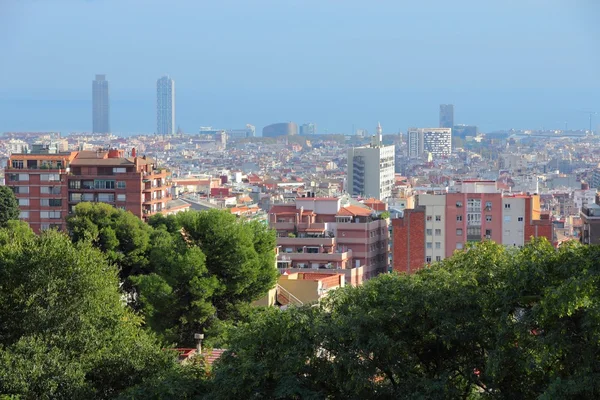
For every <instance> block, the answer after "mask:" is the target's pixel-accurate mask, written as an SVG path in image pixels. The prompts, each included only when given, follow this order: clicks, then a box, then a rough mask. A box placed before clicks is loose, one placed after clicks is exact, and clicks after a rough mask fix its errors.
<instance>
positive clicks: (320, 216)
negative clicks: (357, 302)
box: [269, 197, 389, 285]
mask: <svg viewBox="0 0 600 400" xmlns="http://www.w3.org/2000/svg"><path fill="white" fill-rule="evenodd" d="M269 225H270V226H271V228H273V229H275V230H276V231H277V246H278V248H279V254H278V256H277V266H278V268H279V269H280V271H282V272H284V271H287V272H289V273H291V272H303V271H306V270H312V271H313V272H317V273H331V272H337V273H344V274H345V276H346V278H345V279H346V282H348V283H349V284H352V285H358V284H360V283H362V282H363V281H364V280H366V279H370V278H372V277H374V276H375V275H377V274H380V273H383V272H386V271H387V268H388V235H389V232H388V221H387V220H386V219H380V218H379V217H377V216H376V212H375V211H374V210H372V209H370V208H368V207H366V206H364V205H362V206H361V205H342V200H341V199H340V198H315V197H307V198H297V199H296V200H295V201H294V202H293V203H290V204H287V203H286V204H279V205H274V206H273V207H271V209H270V210H269ZM332 270H334V271H332Z"/></svg>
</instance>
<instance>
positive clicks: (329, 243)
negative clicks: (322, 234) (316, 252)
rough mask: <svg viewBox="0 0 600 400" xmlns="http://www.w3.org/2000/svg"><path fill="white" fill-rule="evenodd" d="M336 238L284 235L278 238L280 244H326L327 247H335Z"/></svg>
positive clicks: (291, 245)
mask: <svg viewBox="0 0 600 400" xmlns="http://www.w3.org/2000/svg"><path fill="white" fill-rule="evenodd" d="M335 244H336V243H335V238H308V237H304V238H290V237H283V238H277V245H278V246H289V247H303V246H308V247H312V246H317V247H318V246H325V247H334V246H335Z"/></svg>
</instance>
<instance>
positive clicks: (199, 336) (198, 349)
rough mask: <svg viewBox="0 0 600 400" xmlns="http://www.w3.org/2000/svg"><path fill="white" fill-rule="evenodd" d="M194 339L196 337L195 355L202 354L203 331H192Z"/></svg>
mask: <svg viewBox="0 0 600 400" xmlns="http://www.w3.org/2000/svg"><path fill="white" fill-rule="evenodd" d="M194 339H196V353H197V355H200V354H202V340H204V334H203V333H194Z"/></svg>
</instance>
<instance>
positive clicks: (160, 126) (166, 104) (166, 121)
mask: <svg viewBox="0 0 600 400" xmlns="http://www.w3.org/2000/svg"><path fill="white" fill-rule="evenodd" d="M156 133H157V134H158V135H172V134H174V133H175V81H174V80H173V79H171V78H169V77H168V76H163V77H162V78H160V79H159V80H158V81H156Z"/></svg>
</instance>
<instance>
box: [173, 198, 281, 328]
mask: <svg viewBox="0 0 600 400" xmlns="http://www.w3.org/2000/svg"><path fill="white" fill-rule="evenodd" d="M174 218H176V219H177V221H178V223H177V224H176V225H177V226H181V227H182V229H183V232H184V235H185V237H186V238H187V240H188V241H189V242H190V243H193V244H194V245H196V246H198V247H199V248H200V249H201V250H202V252H203V253H204V254H205V256H206V268H207V269H208V271H209V272H210V273H211V274H212V275H214V276H215V277H216V278H217V280H218V281H219V283H220V287H219V289H218V290H217V291H216V292H215V295H214V296H213V304H214V305H215V307H216V309H217V312H218V317H219V318H221V319H223V318H227V315H228V314H229V312H230V308H231V307H232V306H233V307H234V308H235V306H236V305H237V304H239V303H248V302H251V301H254V300H256V299H258V298H259V297H260V296H262V295H264V294H265V293H267V291H268V290H270V289H271V288H273V286H274V285H275V282H276V280H277V269H276V268H275V246H276V244H275V234H274V232H273V231H272V230H270V229H268V228H267V227H266V226H264V225H261V224H259V223H258V222H246V221H240V220H238V219H237V218H236V216H235V215H232V214H230V213H227V212H224V211H220V210H209V211H203V212H185V213H179V214H177V215H175V216H174Z"/></svg>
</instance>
